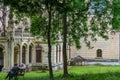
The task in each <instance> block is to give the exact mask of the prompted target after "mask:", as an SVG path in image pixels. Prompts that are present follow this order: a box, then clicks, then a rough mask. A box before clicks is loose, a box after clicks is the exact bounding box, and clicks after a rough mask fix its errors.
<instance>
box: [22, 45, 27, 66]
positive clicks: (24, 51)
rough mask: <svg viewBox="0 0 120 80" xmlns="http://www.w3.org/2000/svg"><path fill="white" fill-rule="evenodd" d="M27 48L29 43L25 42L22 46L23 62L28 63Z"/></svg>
mask: <svg viewBox="0 0 120 80" xmlns="http://www.w3.org/2000/svg"><path fill="white" fill-rule="evenodd" d="M26 49H27V44H25V43H24V45H23V46H22V63H24V64H25V63H26Z"/></svg>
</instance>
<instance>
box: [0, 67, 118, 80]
mask: <svg viewBox="0 0 120 80" xmlns="http://www.w3.org/2000/svg"><path fill="white" fill-rule="evenodd" d="M69 73H70V74H71V77H69V78H66V79H63V78H62V77H61V76H62V72H54V76H55V80H82V79H81V78H84V79H85V80H120V66H75V67H71V68H70V69H69ZM5 76H6V73H0V80H3V79H4V77H5ZM19 80H49V75H48V72H40V71H36V72H29V73H26V74H25V77H24V78H23V77H19Z"/></svg>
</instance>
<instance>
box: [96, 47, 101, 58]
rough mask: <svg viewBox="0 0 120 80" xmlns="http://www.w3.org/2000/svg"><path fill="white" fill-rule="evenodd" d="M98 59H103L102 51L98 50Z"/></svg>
mask: <svg viewBox="0 0 120 80" xmlns="http://www.w3.org/2000/svg"><path fill="white" fill-rule="evenodd" d="M97 57H102V50H101V49H98V50H97Z"/></svg>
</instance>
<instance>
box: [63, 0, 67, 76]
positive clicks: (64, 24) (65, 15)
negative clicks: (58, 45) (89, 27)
mask: <svg viewBox="0 0 120 80" xmlns="http://www.w3.org/2000/svg"><path fill="white" fill-rule="evenodd" d="M63 4H65V0H63ZM66 23H67V12H66V11H65V9H64V13H63V72H64V73H63V76H67V75H68V68H67V51H66V43H67V25H66Z"/></svg>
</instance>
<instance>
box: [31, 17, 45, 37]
mask: <svg viewBox="0 0 120 80" xmlns="http://www.w3.org/2000/svg"><path fill="white" fill-rule="evenodd" d="M30 32H31V33H32V34H33V35H34V36H37V37H38V38H41V39H46V37H47V21H46V18H43V17H42V16H41V15H35V16H32V17H31V28H30ZM41 35H42V36H41Z"/></svg>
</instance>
